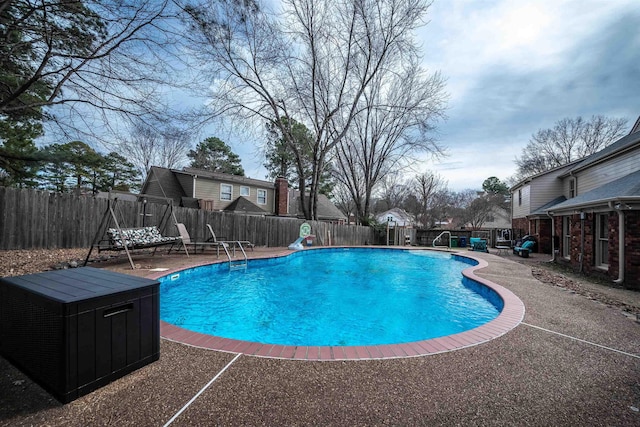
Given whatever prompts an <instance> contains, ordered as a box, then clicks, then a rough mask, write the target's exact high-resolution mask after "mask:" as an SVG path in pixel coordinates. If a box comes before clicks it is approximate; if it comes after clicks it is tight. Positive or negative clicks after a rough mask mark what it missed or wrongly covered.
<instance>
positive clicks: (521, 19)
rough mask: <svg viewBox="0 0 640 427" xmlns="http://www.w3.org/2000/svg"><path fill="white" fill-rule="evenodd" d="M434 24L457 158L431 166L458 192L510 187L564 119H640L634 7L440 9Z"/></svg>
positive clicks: (431, 44) (434, 61)
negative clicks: (526, 151)
mask: <svg viewBox="0 0 640 427" xmlns="http://www.w3.org/2000/svg"><path fill="white" fill-rule="evenodd" d="M431 19H432V21H431V23H430V24H429V25H428V26H427V28H429V27H431V29H430V30H424V31H423V32H421V37H422V38H423V40H425V53H426V56H425V64H426V65H427V66H428V67H429V68H430V69H431V70H441V71H442V73H443V75H444V76H446V77H448V87H447V90H448V91H449V92H450V93H451V105H450V109H449V111H448V116H449V120H448V122H447V123H445V124H444V125H442V126H441V128H440V133H441V138H440V142H441V143H442V144H443V145H444V146H445V147H447V148H448V149H449V152H450V154H451V155H450V157H448V158H447V159H445V162H447V163H446V164H445V163H442V164H439V163H433V162H428V163H427V166H432V167H433V169H434V170H436V171H437V172H440V173H441V174H442V175H443V176H444V177H445V178H446V179H449V185H450V188H452V189H455V190H459V189H463V188H479V187H480V186H481V185H482V181H484V179H486V178H487V177H489V176H498V177H499V178H501V179H506V178H507V177H508V176H509V175H511V174H513V173H514V172H515V164H514V159H515V157H516V156H517V155H519V154H520V152H521V150H522V148H523V147H524V146H525V145H526V143H527V141H528V140H529V138H530V136H531V135H532V134H533V133H534V132H536V131H537V130H538V129H541V128H548V127H551V126H553V124H554V123H555V122H556V121H558V120H560V119H562V118H564V117H576V116H578V115H582V116H585V117H590V116H591V115H594V114H603V115H608V116H612V117H621V116H623V117H627V118H629V119H630V120H631V121H632V122H633V121H634V120H635V118H636V117H637V115H638V114H640V111H639V110H638V106H637V102H636V100H637V99H638V98H639V97H640V85H639V84H638V81H637V79H638V75H640V57H639V52H640V33H639V32H638V31H637V28H639V27H640V13H639V12H638V11H637V5H636V4H635V3H634V2H633V1H619V2H601V1H587V2H577V1H564V2H555V1H553V2H545V1H518V2H510V1H499V2H476V1H466V0H465V1H451V2H449V1H441V2H436V3H435V4H434V6H433V14H432V16H431ZM431 53H433V55H431ZM451 163H453V164H455V165H457V169H456V168H452V167H451Z"/></svg>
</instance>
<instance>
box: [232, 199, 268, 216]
mask: <svg viewBox="0 0 640 427" xmlns="http://www.w3.org/2000/svg"><path fill="white" fill-rule="evenodd" d="M224 211H225V212H233V213H240V214H246V215H266V214H267V213H268V212H267V211H265V210H264V209H262V208H261V207H259V206H257V205H256V204H254V203H252V202H251V201H249V200H247V199H246V198H245V197H242V196H241V197H238V198H237V199H235V200H234V201H233V202H231V204H230V205H229V206H227V207H226V208H224Z"/></svg>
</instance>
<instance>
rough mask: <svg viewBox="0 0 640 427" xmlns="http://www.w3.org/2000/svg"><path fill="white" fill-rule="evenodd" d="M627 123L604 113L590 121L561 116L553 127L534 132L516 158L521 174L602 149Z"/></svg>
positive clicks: (534, 171) (544, 168)
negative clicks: (520, 154) (562, 117)
mask: <svg viewBox="0 0 640 427" xmlns="http://www.w3.org/2000/svg"><path fill="white" fill-rule="evenodd" d="M626 125H627V119H624V118H611V117H605V116H601V115H598V116H592V117H591V119H590V120H589V121H586V120H584V119H583V118H582V117H580V116H578V117H576V118H575V119H572V118H564V119H561V120H558V121H557V122H556V124H555V125H554V127H553V128H550V129H540V130H538V131H537V132H536V133H535V134H533V135H532V136H531V139H530V140H529V143H528V144H527V146H526V147H525V148H524V149H523V150H522V156H521V157H520V158H516V164H517V165H518V175H519V176H521V177H527V176H531V175H535V174H537V173H540V172H545V171H547V170H549V169H553V168H554V167H557V166H562V165H565V164H567V163H571V162H572V161H574V160H578V159H581V158H583V157H585V156H588V155H590V154H593V153H595V152H597V151H600V150H601V149H603V148H604V147H606V146H607V145H609V144H611V143H613V142H615V141H616V140H617V139H619V138H620V137H622V136H623V135H624V132H625V127H626Z"/></svg>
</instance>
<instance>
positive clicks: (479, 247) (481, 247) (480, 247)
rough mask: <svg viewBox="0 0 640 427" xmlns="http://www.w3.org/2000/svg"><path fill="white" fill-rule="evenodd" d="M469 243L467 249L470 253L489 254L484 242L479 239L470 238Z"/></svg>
mask: <svg viewBox="0 0 640 427" xmlns="http://www.w3.org/2000/svg"><path fill="white" fill-rule="evenodd" d="M469 241H470V242H471V248H469V250H470V251H475V252H489V249H487V241H486V240H484V239H481V238H479V237H472V238H470V239H469Z"/></svg>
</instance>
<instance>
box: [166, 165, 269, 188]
mask: <svg viewBox="0 0 640 427" xmlns="http://www.w3.org/2000/svg"><path fill="white" fill-rule="evenodd" d="M175 172H179V173H184V174H187V175H191V176H197V177H200V178H210V179H213V180H216V181H225V182H234V183H238V184H246V185H251V186H254V187H261V188H273V187H274V185H275V184H274V183H273V181H263V180H261V179H253V178H247V177H246V176H240V175H231V174H228V173H222V172H212V171H208V170H204V169H196V168H184V169H183V170H181V171H175Z"/></svg>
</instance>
